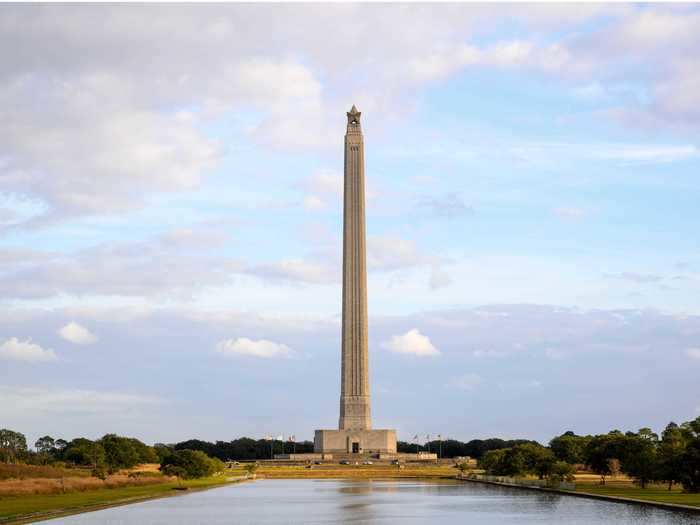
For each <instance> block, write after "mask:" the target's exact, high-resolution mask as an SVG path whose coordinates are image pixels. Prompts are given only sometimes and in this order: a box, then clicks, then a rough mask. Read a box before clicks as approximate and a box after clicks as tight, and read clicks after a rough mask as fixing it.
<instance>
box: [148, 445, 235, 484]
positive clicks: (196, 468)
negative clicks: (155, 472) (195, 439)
mask: <svg viewBox="0 0 700 525" xmlns="http://www.w3.org/2000/svg"><path fill="white" fill-rule="evenodd" d="M172 467H181V468H182V469H183V470H184V474H182V477H183V478H185V479H189V478H203V477H205V476H211V475H213V474H215V473H216V472H221V471H222V470H224V464H223V463H222V462H221V460H220V459H215V458H210V457H209V456H207V455H206V454H205V453H204V452H201V451H199V450H176V451H174V452H173V453H172V454H170V455H169V456H168V457H166V458H165V459H164V460H163V463H161V466H160V469H161V471H162V472H168V471H172Z"/></svg>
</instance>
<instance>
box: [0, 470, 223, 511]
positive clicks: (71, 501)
mask: <svg viewBox="0 0 700 525" xmlns="http://www.w3.org/2000/svg"><path fill="white" fill-rule="evenodd" d="M225 483H227V476H226V475H224V476H214V477H210V478H202V479H195V480H188V481H183V482H182V485H183V486H185V487H188V488H190V489H203V488H208V487H214V486H217V485H223V484H225ZM177 486H178V484H177V483H176V482H169V483H160V484H157V485H141V486H133V487H120V488H114V489H99V490H90V491H85V492H69V493H66V494H38V495H29V496H7V497H3V498H1V499H0V523H27V522H29V521H32V519H31V516H35V519H40V518H46V517H47V516H58V515H63V514H72V513H75V512H81V511H85V510H89V509H91V508H100V507H103V506H109V505H117V504H120V503H127V502H133V501H139V500H146V499H151V498H156V497H163V496H172V495H177V494H186V493H187V492H186V491H178V490H175V488H176V487H177Z"/></svg>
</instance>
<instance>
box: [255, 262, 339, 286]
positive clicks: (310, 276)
mask: <svg viewBox="0 0 700 525" xmlns="http://www.w3.org/2000/svg"><path fill="white" fill-rule="evenodd" d="M335 270H336V268H335V267H332V266H329V265H327V264H319V263H309V262H306V261H303V260H299V259H291V260H285V261H279V262H275V263H267V264H259V265H256V266H252V267H250V268H248V269H246V270H245V271H246V273H249V274H251V275H255V276H256V277H260V278H262V279H265V280H269V281H273V282H274V281H278V282H287V283H290V284H294V283H307V284H329V283H336V282H339V281H340V271H335ZM338 270H339V269H338Z"/></svg>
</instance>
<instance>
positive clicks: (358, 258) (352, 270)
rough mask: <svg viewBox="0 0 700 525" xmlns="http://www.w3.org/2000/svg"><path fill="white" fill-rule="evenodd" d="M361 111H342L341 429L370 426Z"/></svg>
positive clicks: (364, 428)
mask: <svg viewBox="0 0 700 525" xmlns="http://www.w3.org/2000/svg"><path fill="white" fill-rule="evenodd" d="M360 115H361V113H360V112H359V111H357V108H356V107H355V106H354V105H353V106H352V109H351V110H350V111H349V112H348V113H347V116H348V127H347V131H346V133H345V177H344V188H345V189H344V194H345V198H344V212H343V335H342V358H341V382H340V421H339V424H338V428H339V429H340V430H348V429H352V430H369V429H370V428H372V424H371V422H370V408H369V377H368V375H369V370H368V354H367V248H366V240H365V146H364V143H363V140H362V128H361V126H360Z"/></svg>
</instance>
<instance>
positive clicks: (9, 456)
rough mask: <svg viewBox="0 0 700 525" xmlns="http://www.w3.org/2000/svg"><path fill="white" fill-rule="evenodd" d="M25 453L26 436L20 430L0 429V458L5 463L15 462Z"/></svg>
mask: <svg viewBox="0 0 700 525" xmlns="http://www.w3.org/2000/svg"><path fill="white" fill-rule="evenodd" d="M26 453H27V438H25V437H24V434H21V433H20V432H15V431H14V430H9V429H7V428H3V429H0V460H1V461H4V462H5V463H16V462H17V461H18V460H20V459H22V458H23V457H24V456H25V455H26Z"/></svg>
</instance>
